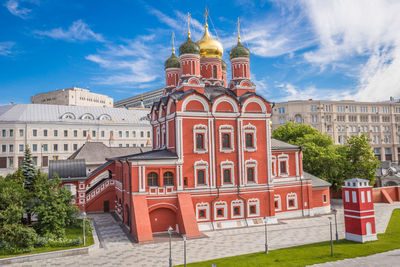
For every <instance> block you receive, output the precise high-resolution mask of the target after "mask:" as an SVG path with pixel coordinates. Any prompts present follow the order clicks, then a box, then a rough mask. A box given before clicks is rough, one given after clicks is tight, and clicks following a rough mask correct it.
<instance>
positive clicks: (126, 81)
mask: <svg viewBox="0 0 400 267" xmlns="http://www.w3.org/2000/svg"><path fill="white" fill-rule="evenodd" d="M155 38H156V36H155V35H154V34H152V35H144V36H138V37H136V38H135V39H133V40H126V41H125V42H124V43H123V44H113V45H107V47H106V49H104V50H101V51H99V52H98V53H97V54H91V55H88V56H87V57H86V59H87V60H89V61H92V62H94V63H97V64H98V65H99V66H100V67H101V68H102V69H103V71H104V73H102V74H101V75H99V76H97V77H95V78H94V80H95V82H96V83H99V84H106V85H118V86H133V87H135V88H143V87H146V86H149V87H150V86H154V83H159V82H160V80H161V77H162V76H163V69H162V67H161V66H162V62H163V60H165V58H166V57H167V56H168V52H167V48H166V47H164V46H161V45H157V44H155V40H154V39H155ZM159 85H160V84H159Z"/></svg>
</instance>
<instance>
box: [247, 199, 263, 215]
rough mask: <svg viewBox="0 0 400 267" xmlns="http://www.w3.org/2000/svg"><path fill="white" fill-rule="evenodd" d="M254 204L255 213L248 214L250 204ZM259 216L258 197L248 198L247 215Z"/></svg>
mask: <svg viewBox="0 0 400 267" xmlns="http://www.w3.org/2000/svg"><path fill="white" fill-rule="evenodd" d="M254 205H255V206H256V213H254V214H250V206H254ZM257 216H260V200H259V199H258V198H250V199H249V200H247V217H257Z"/></svg>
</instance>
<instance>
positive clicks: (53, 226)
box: [34, 174, 78, 238]
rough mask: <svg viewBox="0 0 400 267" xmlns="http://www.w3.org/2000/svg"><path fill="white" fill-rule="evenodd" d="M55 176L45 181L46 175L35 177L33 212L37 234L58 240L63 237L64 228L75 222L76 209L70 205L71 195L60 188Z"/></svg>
mask: <svg viewBox="0 0 400 267" xmlns="http://www.w3.org/2000/svg"><path fill="white" fill-rule="evenodd" d="M60 183H61V180H60V178H58V177H57V176H56V177H54V178H53V179H47V176H46V175H43V174H42V175H40V176H38V177H37V180H36V183H35V191H36V197H37V198H36V201H35V205H34V211H35V214H36V215H37V218H38V222H37V224H35V228H36V229H37V231H38V233H39V234H41V235H44V236H47V237H56V238H60V237H63V236H64V235H65V228H66V227H67V226H69V225H72V224H73V223H74V222H75V221H76V214H77V212H78V209H77V208H76V207H75V206H72V205H71V200H72V196H71V193H70V192H69V191H68V190H67V189H66V188H65V187H60Z"/></svg>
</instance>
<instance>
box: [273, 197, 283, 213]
mask: <svg viewBox="0 0 400 267" xmlns="http://www.w3.org/2000/svg"><path fill="white" fill-rule="evenodd" d="M275 201H278V208H275V211H281V210H282V199H281V195H275V196H274V207H275Z"/></svg>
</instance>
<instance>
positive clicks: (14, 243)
mask: <svg viewBox="0 0 400 267" xmlns="http://www.w3.org/2000/svg"><path fill="white" fill-rule="evenodd" d="M37 239H38V236H37V234H36V232H35V230H33V229H32V228H30V227H27V226H23V225H21V224H6V225H3V229H2V231H1V233H0V242H2V243H3V246H4V249H5V250H7V251H9V252H12V253H15V252H19V251H23V252H27V251H31V250H32V249H33V248H34V245H35V243H36V242H37Z"/></svg>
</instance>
